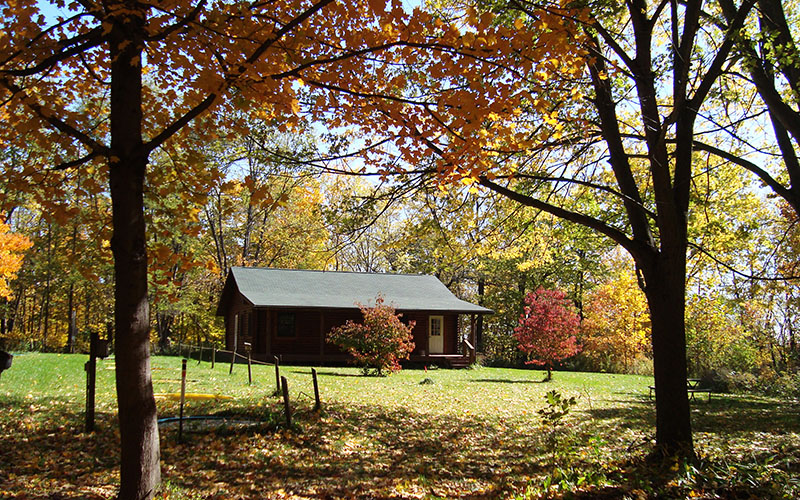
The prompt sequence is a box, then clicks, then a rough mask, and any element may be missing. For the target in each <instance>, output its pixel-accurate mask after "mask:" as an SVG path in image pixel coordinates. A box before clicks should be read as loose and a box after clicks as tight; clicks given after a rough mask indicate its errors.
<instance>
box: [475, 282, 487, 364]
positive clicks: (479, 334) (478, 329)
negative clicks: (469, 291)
mask: <svg viewBox="0 0 800 500" xmlns="http://www.w3.org/2000/svg"><path fill="white" fill-rule="evenodd" d="M485 288H486V278H484V277H483V276H481V277H480V278H478V305H479V306H483V302H484V299H485V297H484V293H485ZM475 349H476V350H477V352H480V353H483V314H479V315H478V320H477V323H476V324H475Z"/></svg>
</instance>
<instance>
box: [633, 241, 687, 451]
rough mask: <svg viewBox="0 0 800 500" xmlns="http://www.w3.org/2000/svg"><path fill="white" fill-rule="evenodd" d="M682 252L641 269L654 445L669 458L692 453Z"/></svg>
mask: <svg viewBox="0 0 800 500" xmlns="http://www.w3.org/2000/svg"><path fill="white" fill-rule="evenodd" d="M685 262H686V259H685V253H684V257H683V258H682V259H681V256H680V255H677V256H675V257H674V258H673V259H671V261H667V259H666V258H664V257H662V258H661V259H659V262H656V263H652V264H650V265H649V266H647V268H643V269H642V271H643V274H644V276H645V282H646V286H645V295H646V297H647V304H648V306H649V308H650V318H651V321H652V343H653V371H654V375H655V387H656V443H657V445H658V447H659V451H660V452H662V453H664V454H666V455H669V456H689V457H691V456H692V455H693V453H694V451H693V450H694V448H693V441H692V425H691V418H690V410H689V398H688V394H687V392H686V374H687V370H686V329H685V322H684V313H685V280H686V278H685V276H686V273H685V267H686V266H685Z"/></svg>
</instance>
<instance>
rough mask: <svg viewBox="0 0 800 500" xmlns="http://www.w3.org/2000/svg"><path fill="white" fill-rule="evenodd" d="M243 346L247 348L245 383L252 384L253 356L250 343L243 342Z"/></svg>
mask: <svg viewBox="0 0 800 500" xmlns="http://www.w3.org/2000/svg"><path fill="white" fill-rule="evenodd" d="M244 348H245V349H246V350H247V385H253V356H252V349H251V346H250V343H249V342H245V343H244Z"/></svg>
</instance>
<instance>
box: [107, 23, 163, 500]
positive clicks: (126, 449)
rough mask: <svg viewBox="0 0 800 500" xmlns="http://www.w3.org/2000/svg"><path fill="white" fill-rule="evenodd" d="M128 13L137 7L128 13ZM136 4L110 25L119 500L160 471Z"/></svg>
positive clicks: (138, 492)
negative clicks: (154, 394)
mask: <svg viewBox="0 0 800 500" xmlns="http://www.w3.org/2000/svg"><path fill="white" fill-rule="evenodd" d="M135 14H138V16H137V15H135ZM144 19H145V16H144V13H143V12H138V13H125V12H123V13H120V14H119V17H117V18H116V19H114V24H113V25H112V28H111V32H110V41H109V43H110V55H111V61H112V62H111V154H112V157H111V158H110V159H109V163H110V183H111V201H112V212H113V227H114V236H113V239H112V242H111V249H112V252H113V254H114V277H115V287H114V321H115V327H116V332H115V335H114V337H115V339H114V342H115V354H116V381H117V402H118V406H119V429H120V441H121V443H120V445H121V446H120V447H121V455H122V456H121V465H120V491H119V499H120V500H141V499H150V498H152V497H153V495H154V494H155V489H156V487H157V486H158V483H159V482H160V479H161V471H160V468H159V441H158V425H157V422H156V406H155V399H154V397H153V385H152V382H151V379H150V339H149V330H150V328H149V327H150V317H149V309H148V302H147V255H146V240H145V219H144V194H143V193H144V178H145V169H146V166H147V153H146V151H145V149H144V147H143V145H142V121H143V120H142V66H141V55H142V46H143V45H142V36H143V34H144V30H143V20H144Z"/></svg>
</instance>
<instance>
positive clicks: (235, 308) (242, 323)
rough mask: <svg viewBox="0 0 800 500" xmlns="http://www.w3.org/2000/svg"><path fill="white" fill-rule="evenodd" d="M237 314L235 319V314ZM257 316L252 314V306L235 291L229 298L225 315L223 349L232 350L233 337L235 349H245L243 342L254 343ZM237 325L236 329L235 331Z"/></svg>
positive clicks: (241, 350) (240, 350) (239, 350)
mask: <svg viewBox="0 0 800 500" xmlns="http://www.w3.org/2000/svg"><path fill="white" fill-rule="evenodd" d="M237 315H238V316H239V320H238V321H237V319H236V316H237ZM257 320H258V319H257V318H256V317H254V315H253V307H252V306H251V305H250V304H249V303H247V302H246V301H245V300H244V297H242V295H241V294H239V293H235V294H233V297H232V298H231V301H230V305H229V308H228V311H227V313H226V315H225V349H227V350H229V351H232V350H233V348H234V339H235V341H236V351H237V352H243V351H244V350H245V346H244V344H245V342H249V343H250V344H251V345H255V344H254V341H253V339H254V332H255V331H256V330H255V329H256V328H257V326H258V325H257ZM237 326H238V331H235V330H236V328H237Z"/></svg>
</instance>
